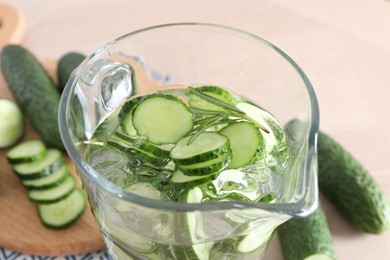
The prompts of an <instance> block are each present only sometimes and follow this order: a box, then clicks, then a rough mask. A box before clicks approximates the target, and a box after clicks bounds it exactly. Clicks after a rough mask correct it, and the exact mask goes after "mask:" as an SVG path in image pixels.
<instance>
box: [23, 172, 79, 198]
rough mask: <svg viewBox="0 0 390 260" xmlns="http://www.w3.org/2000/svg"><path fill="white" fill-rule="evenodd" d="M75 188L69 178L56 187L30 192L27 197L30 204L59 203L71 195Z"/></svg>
mask: <svg viewBox="0 0 390 260" xmlns="http://www.w3.org/2000/svg"><path fill="white" fill-rule="evenodd" d="M75 188H76V183H75V180H74V179H73V176H72V175H70V174H69V176H68V177H67V178H66V179H65V180H64V181H63V182H62V183H61V184H59V185H58V186H56V187H53V188H49V189H44V190H30V191H29V192H28V197H29V198H30V200H31V201H32V202H35V203H38V204H45V203H53V202H57V201H60V200H62V199H64V198H66V197H67V196H69V195H70V194H71V192H72V191H73V190H74V189H75Z"/></svg>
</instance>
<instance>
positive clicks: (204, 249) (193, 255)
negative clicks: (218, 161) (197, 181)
mask: <svg viewBox="0 0 390 260" xmlns="http://www.w3.org/2000/svg"><path fill="white" fill-rule="evenodd" d="M202 199H203V193H202V190H201V189H200V188H198V187H195V188H192V189H190V190H187V191H186V192H185V193H184V194H183V195H182V198H181V201H183V202H186V203H201V202H202ZM186 223H187V226H188V232H189V235H190V238H191V241H192V242H193V243H194V245H192V246H188V247H183V249H184V254H185V255H186V257H187V258H188V259H200V260H203V259H209V256H210V251H211V248H212V247H213V245H214V242H206V243H199V242H198V241H199V239H202V238H203V239H204V238H205V237H206V234H205V233H204V230H202V229H203V219H202V215H201V213H199V212H188V213H186ZM199 229H201V230H199ZM200 234H201V236H202V238H200V237H199V235H200Z"/></svg>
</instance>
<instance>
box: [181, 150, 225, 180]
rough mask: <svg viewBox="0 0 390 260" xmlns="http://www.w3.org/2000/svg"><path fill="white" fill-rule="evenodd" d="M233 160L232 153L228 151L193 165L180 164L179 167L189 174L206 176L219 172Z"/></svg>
mask: <svg viewBox="0 0 390 260" xmlns="http://www.w3.org/2000/svg"><path fill="white" fill-rule="evenodd" d="M230 160H231V154H230V153H226V154H224V155H221V156H220V157H218V158H216V159H212V160H209V161H206V162H200V163H196V164H191V165H178V166H177V167H178V168H179V169H180V170H181V171H182V172H183V173H184V174H185V175H188V176H205V175H209V174H212V173H215V174H216V173H219V172H221V171H222V170H224V169H225V168H226V167H227V166H228V164H229V163H230Z"/></svg>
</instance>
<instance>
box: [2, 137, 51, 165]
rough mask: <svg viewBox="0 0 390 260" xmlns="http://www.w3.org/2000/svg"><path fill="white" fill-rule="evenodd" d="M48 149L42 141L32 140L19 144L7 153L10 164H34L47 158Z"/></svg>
mask: <svg viewBox="0 0 390 260" xmlns="http://www.w3.org/2000/svg"><path fill="white" fill-rule="evenodd" d="M46 153H47V151H46V147H45V144H44V143H43V142H42V141H41V140H30V141H25V142H23V143H20V144H18V145H17V146H15V147H14V148H12V149H11V150H9V152H8V153H7V159H8V161H9V162H10V163H12V164H16V163H25V162H33V161H37V160H39V159H42V158H43V157H45V156H46Z"/></svg>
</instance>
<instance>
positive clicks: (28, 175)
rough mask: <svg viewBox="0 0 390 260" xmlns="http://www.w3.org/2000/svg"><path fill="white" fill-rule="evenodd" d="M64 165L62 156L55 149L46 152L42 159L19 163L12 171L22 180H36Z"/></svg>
mask: <svg viewBox="0 0 390 260" xmlns="http://www.w3.org/2000/svg"><path fill="white" fill-rule="evenodd" d="M63 163H64V158H63V157H62V154H61V152H60V151H59V150H57V149H49V150H47V154H46V156H45V157H44V158H42V159H40V160H38V161H33V162H27V163H19V164H15V165H13V167H12V168H13V170H14V171H15V173H16V175H18V176H19V177H20V178H22V179H36V178H39V177H42V176H45V175H48V174H50V173H52V172H53V171H55V170H57V169H58V168H59V167H61V165H62V164H63Z"/></svg>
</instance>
